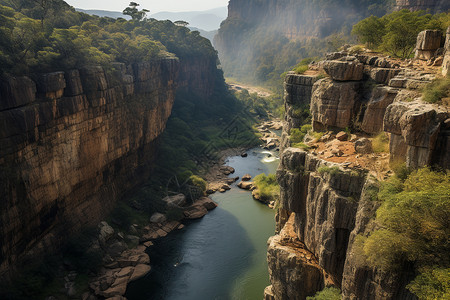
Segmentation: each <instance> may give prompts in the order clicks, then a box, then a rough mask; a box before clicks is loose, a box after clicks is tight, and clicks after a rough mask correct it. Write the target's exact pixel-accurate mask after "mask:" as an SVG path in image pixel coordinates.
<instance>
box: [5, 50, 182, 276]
mask: <svg viewBox="0 0 450 300" xmlns="http://www.w3.org/2000/svg"><path fill="white" fill-rule="evenodd" d="M114 67H115V70H114V71H106V70H104V69H103V68H101V67H86V68H82V69H80V70H72V71H70V72H66V73H64V72H56V73H50V74H39V75H36V76H33V79H31V78H29V77H6V78H3V79H2V80H1V86H0V92H1V94H0V95H1V101H0V103H1V106H0V124H1V126H0V195H1V196H0V197H1V201H0V203H1V210H0V239H1V240H0V245H1V252H0V273H4V272H6V271H12V270H11V269H10V268H9V267H10V266H13V265H15V264H16V263H17V262H18V261H21V260H22V259H23V258H24V257H27V256H33V255H34V254H39V253H42V252H44V251H45V252H48V251H51V249H55V248H57V247H58V245H59V244H60V243H61V241H62V240H63V239H62V238H63V237H64V236H67V234H70V233H71V232H73V231H75V230H77V229H78V228H80V227H81V226H84V225H89V224H95V223H96V222H98V221H99V220H100V218H102V217H104V216H105V215H106V214H107V213H108V212H109V211H110V210H111V208H112V206H113V204H114V202H115V201H116V200H117V199H118V198H120V197H121V196H122V195H123V193H124V192H125V191H126V190H127V189H130V188H132V187H134V186H136V185H137V184H140V183H142V182H143V181H144V180H145V179H146V178H147V175H148V173H149V172H150V170H151V163H152V162H153V160H154V158H155V155H156V153H155V151H156V145H157V140H158V136H159V135H160V134H161V133H162V132H163V130H164V128H165V125H166V122H167V119H168V118H169V116H170V113H171V109H172V105H173V102H174V99H175V92H176V86H177V84H176V80H177V76H178V72H179V61H178V59H161V60H158V61H153V62H148V63H140V64H136V65H133V66H128V67H126V66H125V65H124V64H115V66H114Z"/></svg>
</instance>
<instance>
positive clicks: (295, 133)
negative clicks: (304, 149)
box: [289, 124, 312, 144]
mask: <svg viewBox="0 0 450 300" xmlns="http://www.w3.org/2000/svg"><path fill="white" fill-rule="evenodd" d="M311 129H312V126H311V125H309V124H306V125H303V126H302V127H300V128H292V129H291V131H290V133H289V134H290V140H291V143H294V144H296V143H302V142H303V139H304V138H305V135H306V134H307V133H308V131H310V130H311Z"/></svg>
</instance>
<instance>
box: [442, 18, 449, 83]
mask: <svg viewBox="0 0 450 300" xmlns="http://www.w3.org/2000/svg"><path fill="white" fill-rule="evenodd" d="M444 51H445V56H444V62H443V63H442V75H444V76H448V74H449V70H450V26H449V27H448V28H447V34H446V38H445V45H444Z"/></svg>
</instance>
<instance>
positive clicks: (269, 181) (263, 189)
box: [253, 173, 280, 202]
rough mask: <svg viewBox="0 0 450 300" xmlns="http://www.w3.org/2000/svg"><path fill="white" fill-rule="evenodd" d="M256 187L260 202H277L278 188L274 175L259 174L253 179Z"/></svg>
mask: <svg viewBox="0 0 450 300" xmlns="http://www.w3.org/2000/svg"><path fill="white" fill-rule="evenodd" d="M253 181H254V182H255V184H256V186H257V187H258V191H259V196H260V199H261V200H262V201H265V202H270V201H277V200H278V198H279V196H280V186H279V185H278V182H277V177H276V175H275V174H269V175H266V174H264V173H263V174H259V175H257V176H255V178H254V179H253Z"/></svg>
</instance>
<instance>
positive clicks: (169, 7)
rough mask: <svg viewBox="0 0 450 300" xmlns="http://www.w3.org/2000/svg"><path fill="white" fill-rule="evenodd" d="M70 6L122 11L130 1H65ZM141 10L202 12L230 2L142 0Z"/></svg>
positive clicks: (140, 2) (152, 12)
mask: <svg viewBox="0 0 450 300" xmlns="http://www.w3.org/2000/svg"><path fill="white" fill-rule="evenodd" d="M65 1H66V2H67V3H68V4H70V5H71V6H73V7H76V8H82V9H101V10H111V11H122V10H123V9H124V8H125V7H127V5H128V4H129V3H130V0H65ZM134 2H137V3H139V4H140V8H146V9H149V10H150V14H154V13H157V12H160V11H197V10H199V11H202V10H208V9H211V8H217V7H223V6H227V5H228V0H141V1H139V0H138V1H136V0H135V1H134Z"/></svg>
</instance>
